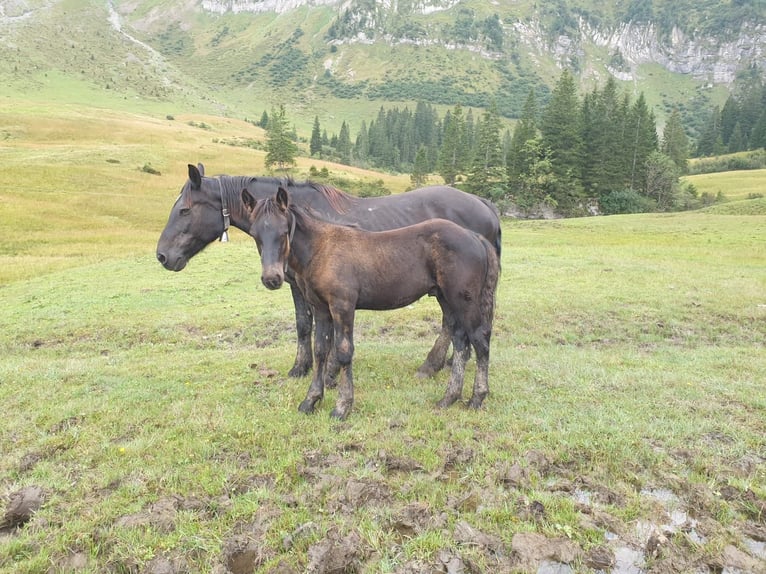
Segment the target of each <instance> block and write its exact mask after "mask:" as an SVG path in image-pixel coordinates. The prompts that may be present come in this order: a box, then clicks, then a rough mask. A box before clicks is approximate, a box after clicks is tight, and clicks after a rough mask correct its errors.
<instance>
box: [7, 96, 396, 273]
mask: <svg viewBox="0 0 766 574" xmlns="http://www.w3.org/2000/svg"><path fill="white" fill-rule="evenodd" d="M104 103H107V102H104ZM169 118H172V119H169ZM0 126H2V128H0V137H2V140H1V141H0V161H2V165H3V169H2V170H0V202H2V205H3V211H2V214H0V231H1V232H2V235H3V237H4V238H6V239H5V240H4V242H3V243H4V244H3V247H2V251H0V261H1V262H2V265H0V285H2V284H3V283H7V282H9V281H13V280H16V279H20V278H27V277H30V276H34V275H37V274H39V273H44V272H50V271H55V270H59V269H62V268H66V267H71V266H76V265H81V264H83V263H85V262H93V261H98V260H100V259H102V258H104V257H106V258H113V257H115V256H116V257H120V256H123V255H135V254H136V253H139V252H143V253H150V252H151V251H152V250H153V248H154V243H155V242H156V240H157V237H158V236H159V232H160V231H161V229H162V226H163V225H164V223H165V220H166V218H167V215H168V213H169V210H170V206H171V205H172V203H173V201H174V199H175V197H176V196H177V194H178V192H179V190H180V188H181V186H182V185H183V183H184V182H185V181H186V173H187V168H186V165H187V164H188V163H194V164H196V163H198V162H202V163H203V164H205V165H206V166H207V168H208V170H209V172H210V173H211V174H215V173H228V174H232V175H244V174H253V175H259V174H260V175H263V174H266V173H267V171H266V170H265V168H264V164H263V160H264V156H265V152H263V151H261V150H258V149H253V148H251V147H245V146H244V144H246V143H248V142H259V141H261V142H262V140H263V137H264V134H263V130H261V129H260V128H257V127H254V126H253V125H252V124H250V123H248V122H244V121H241V120H234V119H229V118H222V117H216V116H208V115H191V114H178V115H171V116H168V115H162V113H161V112H157V113H152V114H146V113H143V114H138V113H129V112H125V111H119V110H114V109H108V108H97V107H85V106H80V105H69V106H63V107H59V108H55V106H52V105H50V104H48V103H37V102H32V101H22V100H15V99H14V100H10V99H7V100H5V101H0ZM232 144H238V145H232ZM311 166H314V167H316V168H317V169H321V168H322V167H327V168H328V169H329V170H330V173H331V174H332V175H334V176H337V177H346V178H350V179H351V180H358V181H368V182H371V181H377V180H383V183H384V186H385V187H386V188H387V189H389V190H390V191H392V192H400V191H403V190H404V189H405V188H406V187H407V186H408V185H409V178H408V177H407V176H392V175H386V174H378V173H372V172H365V171H363V170H358V169H355V168H350V167H348V166H340V165H335V164H330V163H326V162H322V161H316V160H311V159H307V158H299V159H298V162H297V166H296V168H295V169H294V170H293V172H292V174H293V175H294V176H295V177H297V178H302V179H306V178H307V177H308V171H309V168H310V167H311ZM151 172H158V174H153V173H151Z"/></svg>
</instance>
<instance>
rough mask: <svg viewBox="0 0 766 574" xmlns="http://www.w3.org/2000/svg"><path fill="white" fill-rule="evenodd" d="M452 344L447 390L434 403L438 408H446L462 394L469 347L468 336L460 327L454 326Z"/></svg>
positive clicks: (469, 352) (469, 351)
mask: <svg viewBox="0 0 766 574" xmlns="http://www.w3.org/2000/svg"><path fill="white" fill-rule="evenodd" d="M452 346H453V348H454V352H453V354H452V372H451V374H450V378H449V382H448V383H447V391H446V392H445V393H444V398H442V400H440V401H439V402H438V403H436V406H438V407H440V408H446V407H448V406H450V405H452V404H453V403H455V401H457V400H459V399H460V396H461V395H462V394H463V381H464V379H465V365H466V363H467V362H468V357H469V356H470V354H471V347H470V346H469V343H468V337H467V336H466V334H465V331H464V330H463V329H462V327H457V328H455V330H454V333H453V336H452Z"/></svg>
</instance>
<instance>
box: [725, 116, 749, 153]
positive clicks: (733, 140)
mask: <svg viewBox="0 0 766 574" xmlns="http://www.w3.org/2000/svg"><path fill="white" fill-rule="evenodd" d="M747 144H748V141H747V138H746V137H745V134H744V133H743V129H742V125H741V124H740V123H739V122H737V123H736V124H734V129H733V130H732V132H731V135H730V136H729V145H728V147H727V151H728V152H729V153H737V152H738V151H744V150H746V149H747Z"/></svg>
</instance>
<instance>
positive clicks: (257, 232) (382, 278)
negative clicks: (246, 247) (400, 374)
mask: <svg viewBox="0 0 766 574" xmlns="http://www.w3.org/2000/svg"><path fill="white" fill-rule="evenodd" d="M242 199H243V203H244V204H245V205H246V206H247V208H248V210H249V211H250V216H251V227H250V230H249V233H250V235H252V236H253V237H254V238H255V241H256V244H257V246H258V252H259V253H260V255H261V270H262V271H261V281H262V282H263V284H264V285H265V286H266V287H268V288H269V289H279V288H280V287H281V286H282V284H283V282H284V280H285V270H286V269H289V270H290V271H292V273H293V276H294V278H295V282H296V283H297V284H298V286H299V288H300V290H301V292H302V293H303V295H304V296H305V297H306V299H307V301H308V302H309V303H310V304H311V306H312V308H313V310H314V319H315V321H316V340H315V343H314V361H315V368H314V377H313V379H312V381H311V386H310V387H309V390H308V393H307V395H306V398H305V399H304V400H303V402H302V403H301V405H300V407H299V410H300V411H302V412H305V413H310V412H313V411H314V405H315V404H316V403H317V402H318V401H319V400H320V399H322V397H323V396H324V386H325V370H326V369H331V368H332V366H331V365H330V364H328V357H329V356H330V347H331V345H332V348H333V350H334V351H335V360H336V361H337V363H338V367H339V370H340V375H341V376H340V384H339V386H338V399H337V402H336V404H335V408H334V409H333V411H332V412H331V413H330V415H331V416H332V417H335V418H338V419H345V418H346V417H347V416H348V414H349V412H350V411H351V407H352V405H353V402H354V378H353V374H352V364H351V363H352V360H353V355H354V314H355V310H356V309H372V310H385V309H398V308H400V307H404V306H406V305H409V304H410V303H412V302H414V301H416V300H417V299H419V298H421V297H422V296H424V295H433V296H435V297H436V299H437V300H438V301H439V305H440V306H441V309H442V313H443V315H444V318H445V323H446V324H447V326H448V330H449V334H450V336H451V338H452V345H453V348H454V355H453V360H452V374H451V376H450V380H449V384H448V386H447V391H446V392H445V394H444V398H443V399H441V400H440V401H439V403H438V405H439V406H440V407H447V406H449V405H451V404H453V403H454V402H455V401H457V400H458V399H459V398H460V396H461V394H462V390H463V379H464V377H465V366H466V362H467V360H468V358H469V356H470V347H471V346H472V347H473V349H474V351H475V352H476V376H475V379H474V384H473V395H472V396H471V399H470V401H469V402H468V405H469V406H470V407H473V408H479V407H481V404H482V402H483V400H484V398H485V397H486V396H487V394H488V393H489V378H488V377H489V373H488V370H489V341H490V337H491V334H492V319H493V315H494V308H495V291H496V289H497V280H498V275H499V270H500V265H499V259H498V257H497V253H496V252H495V249H494V248H493V246H492V245H491V244H490V243H489V242H488V241H487V240H486V239H485V238H484V237H482V236H481V235H479V234H477V233H474V232H473V231H470V230H468V229H465V228H463V227H460V226H459V225H457V224H455V223H452V222H451V221H447V220H445V219H430V220H428V221H424V222H421V223H417V224H415V225H410V226H407V227H401V228H398V229H393V230H389V231H364V230H361V229H358V228H356V227H349V226H345V225H336V224H334V223H329V222H327V221H322V220H320V219H316V218H314V217H312V216H311V210H310V209H308V208H305V207H302V206H291V205H290V199H289V193H288V192H287V190H286V189H285V188H283V187H280V188H279V190H278V191H277V193H276V197H275V198H266V199H262V200H260V201H256V200H255V198H253V196H252V195H251V194H250V193H249V192H248V191H247V190H246V189H245V190H243V191H242Z"/></svg>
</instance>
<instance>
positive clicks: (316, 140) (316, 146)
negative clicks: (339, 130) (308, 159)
mask: <svg viewBox="0 0 766 574" xmlns="http://www.w3.org/2000/svg"><path fill="white" fill-rule="evenodd" d="M309 153H310V154H311V155H312V156H315V155H318V156H319V157H322V130H321V128H320V127H319V116H314V127H313V128H312V129H311V141H310V143H309Z"/></svg>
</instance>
